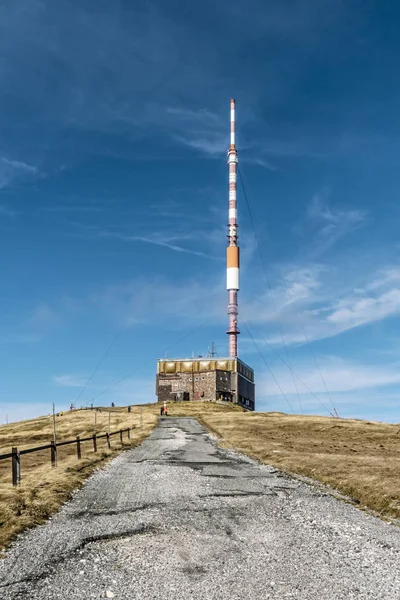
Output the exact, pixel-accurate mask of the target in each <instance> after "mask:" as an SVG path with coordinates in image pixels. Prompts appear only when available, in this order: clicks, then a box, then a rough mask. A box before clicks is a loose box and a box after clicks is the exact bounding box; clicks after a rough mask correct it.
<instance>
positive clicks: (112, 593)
mask: <svg viewBox="0 0 400 600" xmlns="http://www.w3.org/2000/svg"><path fill="white" fill-rule="evenodd" d="M106 598H115V594H114V592H112V591H111V590H107V591H106Z"/></svg>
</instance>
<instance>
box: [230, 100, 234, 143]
mask: <svg viewBox="0 0 400 600" xmlns="http://www.w3.org/2000/svg"><path fill="white" fill-rule="evenodd" d="M234 145H235V101H234V99H233V98H232V99H231V146H234Z"/></svg>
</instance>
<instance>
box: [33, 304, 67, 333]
mask: <svg viewBox="0 0 400 600" xmlns="http://www.w3.org/2000/svg"><path fill="white" fill-rule="evenodd" d="M60 320H61V319H60V317H59V315H58V314H57V313H56V312H55V311H54V310H53V309H52V308H51V307H50V306H49V305H48V304H46V303H45V302H42V303H40V304H38V306H36V308H35V310H34V312H33V315H32V317H31V319H30V323H31V324H32V325H33V326H35V327H48V326H52V325H58V324H59V323H60Z"/></svg>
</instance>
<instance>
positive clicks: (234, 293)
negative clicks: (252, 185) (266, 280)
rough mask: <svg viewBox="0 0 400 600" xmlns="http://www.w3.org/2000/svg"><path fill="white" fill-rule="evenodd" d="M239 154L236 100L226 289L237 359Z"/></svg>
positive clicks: (230, 161)
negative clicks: (237, 188)
mask: <svg viewBox="0 0 400 600" xmlns="http://www.w3.org/2000/svg"><path fill="white" fill-rule="evenodd" d="M237 162H238V153H237V150H236V145H235V100H233V99H232V100H231V145H230V148H229V150H228V165H229V224H228V248H227V251H226V288H227V290H228V295H229V304H228V315H229V329H228V331H227V332H226V333H227V334H228V335H229V356H230V357H232V358H236V357H237V355H238V341H237V336H238V335H239V333H240V331H239V330H238V322H237V319H238V291H239V246H238V222H237V206H236V180H237V176H236V170H237Z"/></svg>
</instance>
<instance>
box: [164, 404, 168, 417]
mask: <svg viewBox="0 0 400 600" xmlns="http://www.w3.org/2000/svg"><path fill="white" fill-rule="evenodd" d="M164 415H165V416H166V417H168V408H167V407H166V406H165V407H164Z"/></svg>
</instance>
